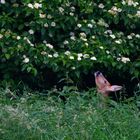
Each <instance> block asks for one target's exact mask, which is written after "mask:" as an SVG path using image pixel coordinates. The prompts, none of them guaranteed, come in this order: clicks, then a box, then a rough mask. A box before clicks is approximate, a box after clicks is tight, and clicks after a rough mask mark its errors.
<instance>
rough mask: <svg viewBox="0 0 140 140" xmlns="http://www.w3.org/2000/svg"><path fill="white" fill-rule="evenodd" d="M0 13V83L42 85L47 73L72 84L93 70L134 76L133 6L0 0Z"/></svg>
mask: <svg viewBox="0 0 140 140" xmlns="http://www.w3.org/2000/svg"><path fill="white" fill-rule="evenodd" d="M0 9H1V12H0V48H1V52H0V61H1V64H0V71H1V74H2V75H3V78H4V79H10V78H16V79H17V78H18V77H19V75H22V76H23V77H24V75H27V77H26V79H31V78H33V79H35V81H36V79H37V83H42V82H44V81H45V79H46V78H47V77H46V75H45V74H44V73H46V71H49V72H50V71H51V72H54V73H56V75H57V78H56V79H57V80H60V79H62V78H65V79H66V80H67V81H68V80H69V78H70V79H72V80H73V81H74V82H77V81H78V79H79V78H81V75H82V74H88V73H89V72H90V71H91V70H93V71H95V70H97V69H102V71H106V70H107V71H106V73H107V74H109V73H114V72H115V73H116V71H117V73H118V75H119V76H122V77H123V73H128V75H131V78H138V77H139V76H140V73H139V70H140V58H139V55H140V49H139V46H140V42H139V39H140V34H138V31H139V18H140V10H139V2H138V0H137V1H131V0H129V1H125V0H124V1H121V2H118V1H116V0H115V1H114V2H112V1H111V0H108V1H102V3H100V2H99V1H98V0H96V1H94V2H93V1H92V0H88V1H84V0H74V1H72V2H71V1H70V0H67V1H66V0H51V1H43V0H35V1H32V0H22V1H21V0H11V1H9V2H8V1H5V0H1V4H0ZM28 76H29V78H28ZM20 77H21V76H20ZM19 79H20V78H19ZM50 79H51V78H50Z"/></svg>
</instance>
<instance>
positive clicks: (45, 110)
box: [0, 90, 140, 140]
mask: <svg viewBox="0 0 140 140" xmlns="http://www.w3.org/2000/svg"><path fill="white" fill-rule="evenodd" d="M68 92H69V94H70V95H69V96H68V97H67V101H66V103H64V102H63V101H62V100H61V99H59V98H57V97H56V96H53V92H50V94H51V95H48V96H43V94H42V93H40V94H42V96H38V95H37V93H33V92H32V93H30V95H29V91H25V95H23V96H22V97H21V98H19V99H14V100H10V99H9V98H7V97H5V91H1V94H0V139H1V140H140V112H139V110H138V108H137V106H136V105H135V104H134V103H133V102H132V103H127V104H126V103H116V102H113V101H109V102H110V104H111V106H110V107H109V106H106V107H100V106H99V104H100V100H99V98H98V97H97V96H95V93H94V92H93V90H90V91H88V92H83V93H78V92H76V91H68ZM62 93H63V94H66V93H65V92H62ZM38 94H39V93H38ZM67 94H68V93H67Z"/></svg>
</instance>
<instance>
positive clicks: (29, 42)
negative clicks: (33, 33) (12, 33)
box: [24, 37, 34, 47]
mask: <svg viewBox="0 0 140 140" xmlns="http://www.w3.org/2000/svg"><path fill="white" fill-rule="evenodd" d="M24 40H26V41H27V43H28V44H29V45H30V46H32V47H33V46H34V44H33V43H32V42H31V41H30V40H29V39H28V38H27V37H24Z"/></svg>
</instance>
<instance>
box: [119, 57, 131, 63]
mask: <svg viewBox="0 0 140 140" xmlns="http://www.w3.org/2000/svg"><path fill="white" fill-rule="evenodd" d="M121 61H122V62H123V63H127V62H129V61H130V59H129V58H127V57H122V58H121Z"/></svg>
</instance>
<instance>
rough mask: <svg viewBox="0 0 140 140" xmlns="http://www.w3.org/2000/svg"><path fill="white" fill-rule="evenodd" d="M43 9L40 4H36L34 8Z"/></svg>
mask: <svg viewBox="0 0 140 140" xmlns="http://www.w3.org/2000/svg"><path fill="white" fill-rule="evenodd" d="M41 7H42V4H40V3H35V4H34V8H36V9H38V8H41Z"/></svg>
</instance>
